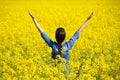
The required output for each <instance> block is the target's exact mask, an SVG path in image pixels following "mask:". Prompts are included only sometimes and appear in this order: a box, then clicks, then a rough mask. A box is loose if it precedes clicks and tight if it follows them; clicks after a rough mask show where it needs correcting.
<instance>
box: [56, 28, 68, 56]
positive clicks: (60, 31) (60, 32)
mask: <svg viewBox="0 0 120 80" xmlns="http://www.w3.org/2000/svg"><path fill="white" fill-rule="evenodd" d="M65 37H66V32H65V30H64V28H57V30H56V34H55V38H56V41H57V44H58V50H59V54H60V55H61V53H62V52H61V50H62V49H61V48H62V42H63V41H64V40H65Z"/></svg>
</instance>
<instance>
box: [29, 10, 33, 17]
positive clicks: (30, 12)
mask: <svg viewBox="0 0 120 80" xmlns="http://www.w3.org/2000/svg"><path fill="white" fill-rule="evenodd" d="M28 13H29V15H30V16H31V17H32V18H33V19H34V16H33V15H32V13H31V12H30V10H28Z"/></svg>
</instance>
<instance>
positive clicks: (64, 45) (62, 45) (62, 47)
mask: <svg viewBox="0 0 120 80" xmlns="http://www.w3.org/2000/svg"><path fill="white" fill-rule="evenodd" d="M28 12H29V15H30V16H31V18H32V20H33V22H34V24H35V26H36V27H37V29H38V30H39V32H40V33H41V37H42V38H43V39H44V40H45V42H46V43H47V44H48V45H49V46H50V47H51V48H52V58H54V59H56V55H58V54H59V55H60V56H61V57H63V58H65V59H66V61H68V60H69V50H70V49H71V48H72V46H73V44H74V43H75V41H76V40H77V39H78V37H79V34H80V32H81V31H82V30H83V29H84V28H85V26H86V24H87V23H88V21H89V20H90V19H91V18H92V16H93V12H92V13H91V15H90V16H89V17H88V18H87V19H86V21H85V22H84V23H83V25H82V26H81V27H80V28H79V29H78V30H77V31H76V32H75V34H74V35H73V36H72V38H71V39H70V40H69V41H68V42H64V40H65V37H66V32H65V30H64V28H58V29H57V30H56V33H55V38H56V42H53V41H52V40H51V39H50V38H49V37H48V36H47V35H46V33H45V32H44V31H43V29H42V28H41V26H40V25H39V24H38V23H37V21H36V19H35V17H34V16H33V15H32V13H31V12H30V11H28Z"/></svg>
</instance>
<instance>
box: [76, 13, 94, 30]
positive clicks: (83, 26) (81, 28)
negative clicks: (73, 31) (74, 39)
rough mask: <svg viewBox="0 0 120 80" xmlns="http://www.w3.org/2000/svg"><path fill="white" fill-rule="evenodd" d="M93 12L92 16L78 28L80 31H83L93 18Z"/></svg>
mask: <svg viewBox="0 0 120 80" xmlns="http://www.w3.org/2000/svg"><path fill="white" fill-rule="evenodd" d="M93 14H94V13H93V12H92V13H91V14H90V16H89V17H88V18H87V19H86V21H85V22H84V23H83V24H82V26H80V28H79V29H78V30H77V31H78V32H81V31H82V30H83V29H84V28H85V26H86V25H87V23H88V21H89V20H90V19H91V18H92V16H93Z"/></svg>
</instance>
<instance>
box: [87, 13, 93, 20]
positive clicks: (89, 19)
mask: <svg viewBox="0 0 120 80" xmlns="http://www.w3.org/2000/svg"><path fill="white" fill-rule="evenodd" d="M93 15H94V12H92V13H91V14H90V16H89V17H88V18H87V20H90V19H91V18H92V16H93Z"/></svg>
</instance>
